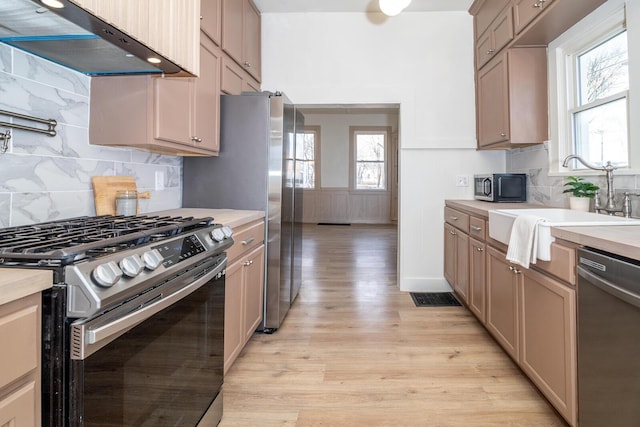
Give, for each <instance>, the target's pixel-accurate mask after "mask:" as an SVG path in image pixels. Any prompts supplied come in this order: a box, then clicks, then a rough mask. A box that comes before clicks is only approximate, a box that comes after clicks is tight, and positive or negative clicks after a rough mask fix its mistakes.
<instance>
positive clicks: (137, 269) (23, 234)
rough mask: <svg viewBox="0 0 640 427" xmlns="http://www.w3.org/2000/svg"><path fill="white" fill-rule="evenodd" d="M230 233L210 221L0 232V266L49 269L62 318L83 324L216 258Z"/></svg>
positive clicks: (165, 219) (63, 223) (146, 219)
mask: <svg viewBox="0 0 640 427" xmlns="http://www.w3.org/2000/svg"><path fill="white" fill-rule="evenodd" d="M232 235H233V232H232V230H231V228H229V227H227V226H222V225H220V224H215V223H214V220H213V218H211V217H206V218H193V217H171V216H153V215H138V216H111V215H103V216H96V217H78V218H70V219H65V220H60V221H51V222H46V223H39V224H33V225H27V226H18V227H11V228H4V229H0V267H17V268H35V269H50V270H53V271H54V282H55V283H56V284H58V285H59V286H64V287H65V288H66V293H67V304H66V311H67V313H66V315H67V317H69V318H86V317H91V316H93V315H95V314H97V313H100V312H102V311H104V310H106V309H108V308H109V307H112V306H114V305H117V304H120V303H121V302H123V301H126V300H128V299H130V298H132V297H133V296H135V295H138V294H140V293H142V292H145V291H146V290H148V289H150V288H152V287H154V286H157V285H158V284H159V283H161V282H162V281H163V280H166V279H167V277H170V276H172V275H175V274H177V272H179V271H183V270H186V269H188V268H189V267H188V266H189V265H194V264H197V263H198V262H200V261H201V260H202V259H204V258H207V257H210V256H211V255H214V254H219V253H222V252H224V251H225V250H226V249H227V248H229V247H230V246H231V245H232V244H233V239H232Z"/></svg>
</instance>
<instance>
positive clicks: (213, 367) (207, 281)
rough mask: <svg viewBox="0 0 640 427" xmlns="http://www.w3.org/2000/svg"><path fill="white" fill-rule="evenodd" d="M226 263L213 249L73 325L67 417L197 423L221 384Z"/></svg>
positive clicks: (82, 421) (101, 422)
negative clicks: (118, 305) (116, 306)
mask: <svg viewBox="0 0 640 427" xmlns="http://www.w3.org/2000/svg"><path fill="white" fill-rule="evenodd" d="M225 266H226V256H224V255H222V256H218V257H216V258H213V259H212V260H210V261H209V262H208V263H206V262H205V263H203V264H201V265H200V266H198V267H195V268H193V269H192V270H190V271H186V272H182V273H181V274H180V275H178V276H176V277H174V278H172V279H169V280H168V281H166V282H165V283H163V284H162V285H160V286H157V288H155V289H153V290H150V291H149V292H147V293H145V294H144V295H142V296H140V297H138V298H142V299H143V300H140V301H137V302H135V301H133V304H131V302H129V303H127V304H125V306H128V308H123V309H120V310H119V311H120V312H119V313H106V314H104V315H103V316H100V317H99V318H95V319H93V320H91V321H87V322H84V323H83V322H80V323H74V324H73V325H72V330H71V335H72V337H71V340H72V345H71V353H72V354H71V359H72V360H71V369H70V390H69V393H70V397H71V400H70V408H69V409H70V411H69V413H70V421H71V422H70V425H78V426H154V427H160V426H178V425H179V426H195V425H197V424H198V422H199V421H200V419H201V418H202V416H203V415H204V413H205V412H206V411H207V409H208V408H209V406H210V405H211V403H212V402H213V400H214V399H215V398H216V397H217V395H218V393H219V392H220V390H221V387H222V380H223V364H224V360H223V359H224V268H225ZM132 307H133V310H132ZM115 311H118V310H114V312H115ZM220 397H221V396H220ZM220 415H221V414H220Z"/></svg>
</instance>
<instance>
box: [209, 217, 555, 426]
mask: <svg viewBox="0 0 640 427" xmlns="http://www.w3.org/2000/svg"><path fill="white" fill-rule="evenodd" d="M304 232H305V238H304V244H303V283H302V288H301V290H300V295H299V296H298V299H297V300H296V301H295V303H294V305H293V307H292V309H291V311H290V312H289V314H288V316H287V318H286V319H285V321H284V324H283V326H282V327H281V328H280V329H279V330H278V331H277V332H276V333H274V334H273V335H265V334H259V333H258V334H255V335H254V337H253V339H252V340H251V341H250V342H249V344H248V345H247V347H246V348H245V349H244V351H243V353H242V354H241V355H240V357H239V358H238V359H237V361H236V363H235V365H234V366H233V367H232V368H231V370H230V372H229V373H228V375H227V377H226V378H225V384H224V417H223V419H222V422H221V423H220V426H221V427H235V426H243V427H247V426H248V427H254V426H255V427H270V426H274V427H275V426H299V427H303V426H304V427H307V426H336V427H342V426H345V427H347V426H362V427H365V426H366V427H373V426H393V427H399V426H400V427H414V426H416V427H418V426H421V427H426V426H429V427H431V426H564V425H565V424H564V423H563V421H562V420H561V419H560V418H559V417H558V416H557V415H556V413H555V412H554V411H553V409H552V408H551V406H550V405H549V404H548V403H547V401H546V400H545V399H544V398H543V397H541V396H540V395H539V393H538V392H537V390H536V389H535V387H534V386H533V385H531V384H530V383H529V381H528V380H527V379H526V378H525V377H524V375H523V374H522V373H521V372H520V370H519V369H518V368H517V367H516V366H515V364H514V363H513V362H512V361H511V359H509V357H508V356H506V355H505V354H504V353H503V351H502V350H501V349H500V348H499V347H498V346H497V344H496V343H495V342H494V341H493V340H492V339H491V338H490V336H489V335H488V334H487V332H485V330H484V328H482V327H481V326H480V324H479V323H478V322H477V321H476V320H475V318H474V317H473V315H471V313H470V312H469V311H468V310H467V309H466V308H464V307H439V308H435V307H415V305H414V303H413V301H412V299H411V296H410V295H409V294H408V293H404V292H400V291H399V290H398V288H397V285H396V257H397V250H396V239H397V231H396V228H395V227H394V226H364V225H353V226H349V227H347V226H316V225H306V226H305V228H304ZM433 244H440V242H439V241H438V242H433Z"/></svg>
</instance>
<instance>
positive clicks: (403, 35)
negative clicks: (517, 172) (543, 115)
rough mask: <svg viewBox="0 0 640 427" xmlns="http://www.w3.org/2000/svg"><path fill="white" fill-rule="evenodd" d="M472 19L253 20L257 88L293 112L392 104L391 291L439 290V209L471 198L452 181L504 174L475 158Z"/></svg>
mask: <svg viewBox="0 0 640 427" xmlns="http://www.w3.org/2000/svg"><path fill="white" fill-rule="evenodd" d="M472 28H473V25H472V17H471V16H470V15H469V14H468V13H466V12H412V13H402V14H400V15H398V16H396V17H394V18H389V19H387V20H385V21H383V22H381V16H380V15H368V14H364V13H363V14H360V13H287V14H263V15H262V49H263V51H262V57H263V60H262V61H263V71H262V76H263V81H262V87H263V88H264V89H266V90H280V91H283V92H285V93H286V94H287V95H288V97H289V98H290V99H291V100H292V101H293V102H295V103H299V104H358V103H374V104H380V103H397V104H400V123H399V131H400V140H399V145H400V217H399V257H400V262H399V285H400V288H401V289H402V290H412V291H414V290H415V291H420V290H429V289H434V290H439V289H448V285H447V284H446V282H445V280H444V278H443V275H442V253H443V247H442V246H443V245H442V243H441V242H442V241H443V237H442V236H443V234H442V233H443V232H442V220H443V213H442V211H443V205H444V199H446V198H471V197H472V190H471V187H466V188H465V187H456V186H455V179H456V175H458V174H465V175H469V176H471V175H473V174H474V173H481V172H488V171H502V170H504V169H505V154H504V152H502V151H499V152H476V151H475V147H476V140H475V101H474V99H475V98H474V81H473V35H472Z"/></svg>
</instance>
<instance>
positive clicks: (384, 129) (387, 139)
mask: <svg viewBox="0 0 640 427" xmlns="http://www.w3.org/2000/svg"><path fill="white" fill-rule="evenodd" d="M358 133H376V134H378V133H383V134H384V173H385V188H384V189H377V188H376V189H367V188H356V173H357V170H358V168H357V167H356V164H357V158H356V148H357V146H356V134H358ZM390 144H391V127H390V126H349V191H350V192H352V193H365V194H372V193H388V192H389V188H390V183H389V150H390Z"/></svg>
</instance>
